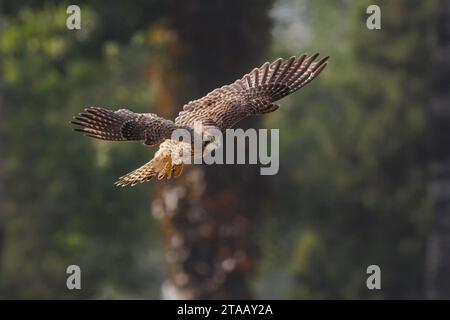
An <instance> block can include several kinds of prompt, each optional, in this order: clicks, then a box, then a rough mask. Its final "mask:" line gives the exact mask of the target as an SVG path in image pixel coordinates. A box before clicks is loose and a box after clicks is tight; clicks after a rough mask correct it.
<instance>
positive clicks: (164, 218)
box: [149, 0, 271, 299]
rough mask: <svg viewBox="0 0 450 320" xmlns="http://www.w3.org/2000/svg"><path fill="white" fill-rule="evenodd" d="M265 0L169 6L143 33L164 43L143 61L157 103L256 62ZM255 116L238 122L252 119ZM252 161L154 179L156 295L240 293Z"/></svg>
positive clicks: (171, 106)
mask: <svg viewBox="0 0 450 320" xmlns="http://www.w3.org/2000/svg"><path fill="white" fill-rule="evenodd" d="M270 4H271V1H247V2H238V1H234V0H233V1H228V2H223V1H192V2H189V3H186V4H183V6H182V7H181V6H180V7H174V8H172V10H170V12H171V13H172V17H171V21H170V23H169V25H168V26H161V25H160V26H159V27H157V28H155V29H154V30H153V31H152V32H151V34H153V35H158V36H155V37H152V36H151V38H152V39H158V40H156V41H161V42H162V43H165V44H166V45H167V46H166V48H165V50H163V55H162V57H161V59H158V61H157V63H156V64H155V65H153V66H152V67H151V68H150V72H149V80H150V83H151V84H152V86H153V87H154V89H155V90H154V91H155V95H156V102H155V103H156V105H157V106H159V108H161V109H158V110H157V111H158V112H159V113H160V114H163V115H166V116H169V115H171V116H172V117H173V116H175V115H176V113H177V112H178V111H179V110H180V109H181V107H182V105H183V104H184V103H186V102H187V101H189V100H194V99H197V98H200V97H201V96H203V95H205V94H206V93H208V92H209V91H210V90H212V89H214V88H216V87H219V86H221V85H224V84H228V83H231V82H233V81H234V80H236V79H237V78H238V77H240V76H241V75H243V74H244V73H245V72H249V71H250V70H251V68H253V67H255V66H256V65H257V64H260V63H261V60H260V59H261V56H262V53H263V52H264V49H265V47H266V44H267V43H268V39H269V36H268V35H269V31H270V19H269V18H268V12H267V11H268V9H269V8H270ZM256 124H257V119H256V118H255V119H252V120H249V121H248V122H243V123H240V126H245V125H251V126H252V127H254V126H255V125H256ZM258 173H259V171H258V168H257V167H256V166H243V165H240V166H204V165H200V166H190V168H186V171H185V172H184V173H183V175H182V177H180V178H179V179H178V180H177V181H176V182H175V181H169V182H166V183H161V182H160V181H158V184H157V185H156V186H155V189H156V191H155V193H154V195H153V199H154V200H153V210H152V211H153V214H154V215H155V216H156V217H157V218H158V219H160V221H161V224H162V227H163V234H164V239H165V249H166V263H167V266H168V272H167V273H168V277H167V281H166V282H165V283H164V285H163V298H166V299H173V298H175V299H176V298H185V299H230V298H234V299H247V298H251V297H252V295H251V292H250V289H249V285H248V279H249V276H250V275H251V274H252V271H253V270H254V260H255V254H256V250H255V244H254V243H253V241H252V230H253V226H254V225H255V223H256V220H257V214H258V212H259V211H260V209H261V208H260V202H261V201H260V195H261V194H263V192H262V185H263V184H262V183H261V177H259V176H258Z"/></svg>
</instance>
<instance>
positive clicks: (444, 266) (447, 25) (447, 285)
mask: <svg viewBox="0 0 450 320" xmlns="http://www.w3.org/2000/svg"><path fill="white" fill-rule="evenodd" d="M438 14H439V19H438V46H437V50H436V56H435V65H434V68H435V70H436V71H437V72H438V74H437V77H436V79H435V83H434V84H433V88H434V90H435V92H434V101H433V102H432V123H431V124H432V126H431V127H432V130H433V132H432V147H433V149H432V161H431V173H432V177H431V179H432V182H431V188H430V196H431V199H432V201H433V210H434V212H433V213H434V218H433V225H432V234H431V237H430V240H429V243H428V257H427V279H426V280H427V293H426V294H427V297H428V298H429V299H450V94H449V88H450V60H449V57H450V0H441V3H440V6H439V13H438Z"/></svg>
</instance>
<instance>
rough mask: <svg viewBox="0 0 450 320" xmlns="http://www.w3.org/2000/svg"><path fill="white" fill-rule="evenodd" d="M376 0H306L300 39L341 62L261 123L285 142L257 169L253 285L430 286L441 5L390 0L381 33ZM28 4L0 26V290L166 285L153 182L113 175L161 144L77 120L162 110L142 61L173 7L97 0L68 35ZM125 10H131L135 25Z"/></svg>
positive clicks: (31, 293)
mask: <svg viewBox="0 0 450 320" xmlns="http://www.w3.org/2000/svg"><path fill="white" fill-rule="evenodd" d="M372 2H373V1H366V0H365V1H358V2H356V1H355V2H349V1H324V0H317V1H303V2H302V4H304V7H305V8H306V9H305V10H306V14H307V16H308V21H306V22H305V23H307V24H308V26H309V29H310V33H311V34H310V37H309V39H310V40H309V41H308V43H304V44H301V47H302V48H303V49H304V50H308V51H310V52H311V51H316V50H318V51H321V52H322V53H324V54H327V55H331V60H330V65H329V66H328V67H327V69H326V70H325V72H323V73H322V75H321V76H320V79H319V80H316V81H314V82H313V83H312V84H311V85H309V86H307V87H306V88H305V89H302V92H301V93H299V94H295V95H293V96H291V97H289V98H287V99H285V100H284V101H283V102H282V103H281V104H282V106H283V108H282V110H280V111H278V112H277V113H274V114H272V115H268V116H267V117H266V119H265V122H266V124H267V126H268V127H272V128H280V144H281V146H280V148H281V149H280V172H279V174H278V175H276V176H263V177H261V179H265V180H266V181H265V182H266V183H267V184H268V185H269V188H270V194H268V195H265V196H264V197H261V198H264V199H261V201H263V202H264V203H265V204H266V206H265V208H266V209H265V212H261V216H262V219H261V221H255V224H257V228H258V233H257V240H258V243H259V244H260V248H261V250H260V251H261V259H260V261H259V263H258V270H259V272H258V274H257V275H255V277H254V288H255V290H256V291H257V293H258V296H259V297H262V298H301V299H308V298H422V297H423V294H424V292H423V291H424V290H423V287H424V260H425V258H424V257H425V240H426V236H427V234H428V231H429V220H430V210H429V205H428V203H427V199H426V189H425V188H426V180H425V179H426V173H427V172H426V164H427V163H426V160H427V157H426V155H427V152H428V150H427V143H426V139H427V134H428V128H427V123H428V117H429V115H428V110H427V105H428V102H429V100H430V98H431V97H430V95H429V92H430V90H429V86H430V84H429V79H430V78H431V76H432V74H431V73H432V72H433V71H432V70H430V69H429V68H428V67H427V64H426V61H427V58H428V57H429V56H430V55H431V52H432V50H433V46H434V34H435V31H434V28H435V25H434V16H435V11H436V4H435V2H423V1H406V0H396V1H389V2H387V1H379V5H380V7H381V10H382V30H380V31H371V30H368V29H367V28H366V25H365V19H366V17H367V15H366V13H365V8H367V6H368V5H369V4H372ZM376 2H378V1H376ZM24 3H25V4H27V5H25V6H23V7H22V6H19V7H16V6H15V5H11V6H10V7H8V10H7V12H6V18H7V23H6V24H5V26H4V27H3V30H2V33H1V36H0V54H1V59H0V65H1V67H0V68H1V70H2V72H1V83H2V98H1V99H2V104H1V108H2V117H3V121H2V126H1V133H2V135H3V136H4V137H5V141H6V147H5V152H2V154H5V155H6V156H5V158H4V159H3V161H4V166H5V179H6V180H5V181H4V184H5V186H6V197H5V198H6V199H5V200H6V201H5V203H4V207H5V212H6V215H5V217H4V228H5V238H4V248H3V250H4V251H3V256H2V257H1V269H0V297H7V298H117V297H131V298H159V290H160V286H161V283H162V281H163V277H164V274H163V271H162V269H163V266H162V255H163V252H162V251H161V250H162V246H161V243H160V240H159V239H160V236H159V229H158V226H157V225H156V222H155V221H154V220H153V219H152V217H151V215H150V213H149V212H150V211H149V207H150V198H149V193H148V189H151V188H152V184H147V185H144V186H140V187H137V188H133V189H117V188H115V187H114V186H113V185H112V182H113V181H114V180H115V179H116V177H117V176H119V175H121V174H122V173H124V171H126V170H128V169H131V168H134V167H136V166H137V165H140V164H141V163H143V162H145V161H146V160H147V159H148V158H149V157H150V156H151V154H152V152H153V150H152V151H150V150H149V149H146V148H143V147H142V146H140V145H138V144H120V145H116V144H113V143H104V142H96V141H91V140H87V139H84V138H83V137H81V136H80V135H75V134H74V133H73V132H72V129H71V127H70V125H69V123H68V122H69V120H70V119H71V117H72V116H73V115H74V114H76V113H78V112H80V111H81V108H82V107H84V106H89V105H101V106H113V107H114V108H118V107H122V106H127V107H129V108H132V109H133V110H136V111H144V110H147V111H148V110H151V108H152V105H153V103H152V102H153V100H152V99H153V98H152V92H151V90H150V86H149V83H148V81H147V80H146V77H145V73H146V70H147V67H148V65H149V63H151V62H154V61H158V57H160V55H161V54H164V47H161V46H159V45H158V44H157V43H156V44H155V43H154V42H152V41H150V40H149V37H148V28H149V26H150V25H151V24H152V23H159V22H162V23H164V17H165V16H164V15H165V14H166V12H167V10H168V7H167V6H166V5H165V4H164V2H163V1H150V2H149V3H148V4H143V3H141V2H140V1H139V2H136V3H135V4H133V5H129V6H128V5H125V4H122V2H112V4H111V5H110V6H108V5H107V4H106V2H104V1H99V2H96V3H95V4H92V5H87V4H86V5H83V6H82V14H83V20H82V21H83V27H82V29H81V31H77V32H72V31H68V30H67V29H66V27H65V19H66V17H67V14H66V12H65V8H66V6H62V5H53V4H52V3H51V2H49V3H47V4H46V5H45V6H41V5H40V4H36V3H34V2H27V1H24ZM81 3H84V2H81ZM119 3H120V5H119ZM296 3H297V2H296V1H291V0H279V1H278V3H276V4H275V5H276V6H278V5H279V6H282V7H283V6H284V7H285V10H289V9H290V8H291V7H292V6H293V5H294V4H296ZM120 8H126V12H127V16H130V17H133V19H132V20H131V21H128V22H127V21H124V20H127V19H124V18H123V17H122V14H121V9H120ZM143 8H145V9H146V10H147V11H146V12H147V15H145V14H143V11H144V10H143ZM124 10H125V9H124ZM260 14H262V13H260ZM145 20H149V21H145ZM122 22H123V23H124V27H123V28H122V29H121V28H119V26H121V25H122ZM230 23H232V21H230ZM275 23H277V21H275ZM285 23H287V22H285ZM204 24H205V25H204V26H203V27H204V28H207V27H208V25H207V20H206V21H205V22H204ZM186 27H189V26H186ZM303 31H304V30H298V32H303ZM242 32H245V30H242ZM255 36H257V35H255ZM296 45H298V44H293V43H290V42H286V41H283V38H282V37H277V36H274V37H273V43H272V50H271V51H270V52H268V53H267V57H268V59H269V58H270V59H272V58H273V57H275V56H288V55H291V54H299V52H297V51H294V50H297V47H296ZM249 54H250V53H249ZM196 63H198V62H196ZM198 67H201V65H198ZM252 67H253V66H249V70H250V69H251V68H252ZM203 71H204V72H211V70H203ZM237 76H239V75H237ZM216 187H220V186H216ZM249 192H250V191H249ZM69 264H78V265H80V267H81V269H82V275H83V278H82V279H83V280H82V286H83V290H81V291H77V292H71V291H68V290H67V289H66V287H65V279H66V274H65V268H66V267H67V266H68V265H69ZM371 264H377V265H379V266H380V267H381V269H382V286H383V287H382V288H383V289H382V290H381V291H376V292H373V291H369V290H367V288H366V277H367V275H366V268H367V266H369V265H371Z"/></svg>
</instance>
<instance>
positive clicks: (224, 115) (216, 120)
mask: <svg viewBox="0 0 450 320" xmlns="http://www.w3.org/2000/svg"><path fill="white" fill-rule="evenodd" d="M318 57H319V54H318V53H316V54H314V55H311V56H309V57H308V56H307V55H302V56H299V57H291V58H289V59H287V60H284V59H281V58H280V59H278V60H276V61H274V62H272V63H268V62H266V63H265V64H263V65H262V66H261V67H259V68H255V69H253V70H252V71H251V72H250V73H248V74H246V75H245V76H243V77H242V78H241V79H239V80H237V81H235V82H234V83H232V84H230V85H226V86H223V87H221V88H218V89H215V90H213V91H211V92H210V93H209V94H207V95H206V96H205V97H203V98H201V99H198V100H195V101H191V102H189V103H187V104H186V105H185V106H184V107H183V111H181V112H180V113H179V115H178V117H177V118H176V119H175V123H176V124H178V125H187V126H193V124H194V122H195V121H203V122H206V123H207V124H211V125H215V126H217V127H219V128H220V129H222V130H225V129H227V128H230V127H232V126H233V125H234V124H235V123H236V122H238V121H239V120H241V119H243V118H245V117H247V116H249V115H254V114H263V113H269V112H272V111H275V110H276V109H277V108H278V106H277V105H275V104H273V102H275V101H277V100H280V99H281V98H283V97H285V96H287V95H289V94H291V93H293V92H295V91H297V90H298V89H300V88H302V87H304V86H305V85H306V84H308V83H309V82H310V81H311V80H313V79H314V78H315V77H317V76H318V75H319V74H320V72H321V71H322V70H323V69H324V68H325V67H326V66H327V61H328V57H325V58H322V59H320V60H317V58H318Z"/></svg>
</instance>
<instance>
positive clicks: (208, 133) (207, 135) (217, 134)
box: [203, 126, 222, 150]
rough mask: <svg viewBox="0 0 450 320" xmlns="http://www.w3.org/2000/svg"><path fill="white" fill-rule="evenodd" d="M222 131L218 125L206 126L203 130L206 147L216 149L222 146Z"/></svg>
mask: <svg viewBox="0 0 450 320" xmlns="http://www.w3.org/2000/svg"><path fill="white" fill-rule="evenodd" d="M221 141H222V132H221V131H220V130H219V129H218V128H217V127H212V126H211V127H206V128H205V130H204V131H203V142H204V146H205V149H207V150H214V149H217V148H219V147H220V145H221Z"/></svg>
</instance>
